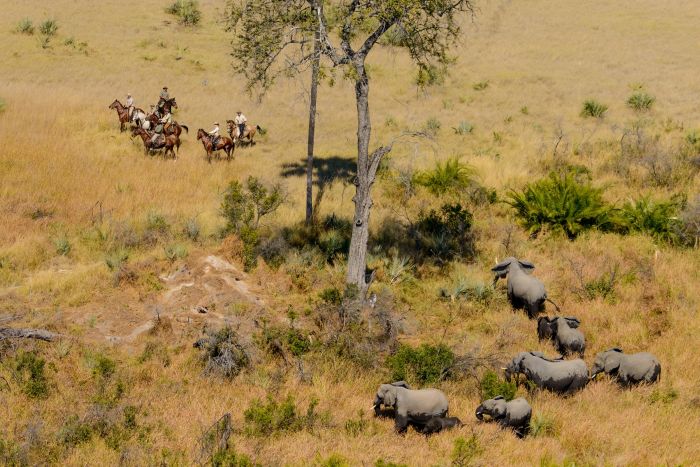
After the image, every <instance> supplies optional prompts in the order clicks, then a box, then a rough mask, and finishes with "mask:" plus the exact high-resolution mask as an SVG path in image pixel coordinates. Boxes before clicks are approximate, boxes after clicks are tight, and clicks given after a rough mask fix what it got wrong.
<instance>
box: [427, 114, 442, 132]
mask: <svg viewBox="0 0 700 467" xmlns="http://www.w3.org/2000/svg"><path fill="white" fill-rule="evenodd" d="M441 127H442V123H440V120H438V119H437V118H434V117H431V118H429V119H428V120H427V121H426V122H425V127H424V131H425V132H426V133H427V134H429V135H430V136H435V135H437V133H438V131H440V128H441Z"/></svg>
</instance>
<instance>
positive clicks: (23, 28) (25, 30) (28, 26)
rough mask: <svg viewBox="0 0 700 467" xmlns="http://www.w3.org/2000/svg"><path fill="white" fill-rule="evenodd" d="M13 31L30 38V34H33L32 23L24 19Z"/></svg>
mask: <svg viewBox="0 0 700 467" xmlns="http://www.w3.org/2000/svg"><path fill="white" fill-rule="evenodd" d="M15 31H16V32H18V33H20V34H26V35H28V36H31V35H32V34H34V23H32V20H31V19H29V18H24V19H23V20H21V21H20V22H19V23H17V27H16V28H15Z"/></svg>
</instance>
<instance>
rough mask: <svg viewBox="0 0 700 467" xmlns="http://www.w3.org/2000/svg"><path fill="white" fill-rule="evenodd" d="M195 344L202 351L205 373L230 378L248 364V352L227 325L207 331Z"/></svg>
mask: <svg viewBox="0 0 700 467" xmlns="http://www.w3.org/2000/svg"><path fill="white" fill-rule="evenodd" d="M195 345H196V346H197V347H198V348H199V349H201V350H202V351H203V353H202V360H203V362H204V374H205V375H219V376H222V377H224V378H228V379H232V378H234V377H235V376H236V375H238V373H240V372H241V371H242V370H243V368H246V367H248V366H249V365H250V357H249V356H248V352H246V350H245V348H244V347H243V345H242V344H241V343H240V341H239V338H238V335H237V334H236V333H235V331H234V330H233V329H231V328H230V327H228V326H226V327H224V328H222V329H220V330H218V331H209V332H208V333H207V337H206V338H204V339H201V340H199V341H197V343H196V344H195Z"/></svg>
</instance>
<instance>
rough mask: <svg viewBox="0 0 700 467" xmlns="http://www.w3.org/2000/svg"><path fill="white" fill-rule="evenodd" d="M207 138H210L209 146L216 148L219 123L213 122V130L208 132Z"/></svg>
mask: <svg viewBox="0 0 700 467" xmlns="http://www.w3.org/2000/svg"><path fill="white" fill-rule="evenodd" d="M209 136H211V137H212V140H211V145H212V147H214V148H215V147H216V143H218V142H219V122H214V128H213V129H212V130H211V131H210V132H209Z"/></svg>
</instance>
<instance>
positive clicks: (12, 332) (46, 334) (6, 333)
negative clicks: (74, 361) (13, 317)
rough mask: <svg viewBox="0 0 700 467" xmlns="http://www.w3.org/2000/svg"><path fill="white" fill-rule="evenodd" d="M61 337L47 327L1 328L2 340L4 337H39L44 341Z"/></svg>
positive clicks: (0, 337)
mask: <svg viewBox="0 0 700 467" xmlns="http://www.w3.org/2000/svg"><path fill="white" fill-rule="evenodd" d="M58 337H59V334H55V333H53V332H51V331H47V330H46V329H14V328H0V341H1V340H3V339H39V340H42V341H47V342H51V341H52V340H54V339H56V338H58Z"/></svg>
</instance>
